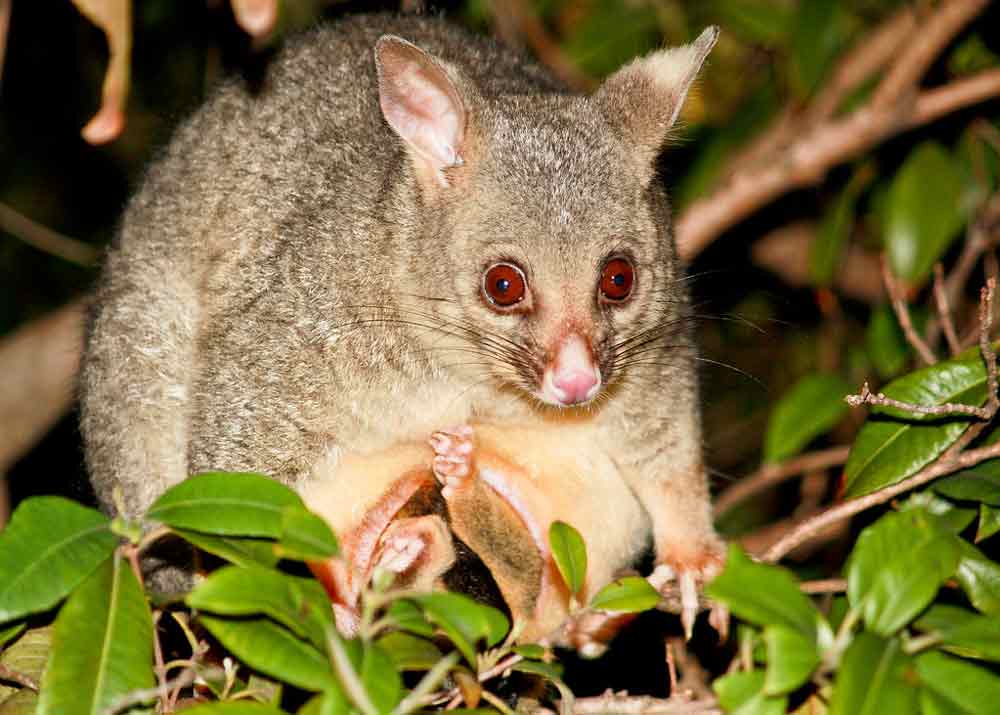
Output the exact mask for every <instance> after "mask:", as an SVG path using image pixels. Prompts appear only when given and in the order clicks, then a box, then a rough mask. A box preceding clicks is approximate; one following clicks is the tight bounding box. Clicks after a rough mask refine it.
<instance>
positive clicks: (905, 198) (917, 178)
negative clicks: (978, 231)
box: [885, 142, 965, 283]
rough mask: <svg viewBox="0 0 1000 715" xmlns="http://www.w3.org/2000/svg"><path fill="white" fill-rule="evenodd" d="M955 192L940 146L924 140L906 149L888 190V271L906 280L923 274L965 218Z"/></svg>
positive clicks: (956, 179)
mask: <svg viewBox="0 0 1000 715" xmlns="http://www.w3.org/2000/svg"><path fill="white" fill-rule="evenodd" d="M961 192H962V176H961V174H960V172H959V169H958V166H957V163H956V161H955V159H953V158H952V156H951V155H950V154H949V153H948V152H947V151H946V150H945V149H944V147H942V146H941V145H940V144H937V143H934V142H925V143H923V144H921V145H920V146H919V147H917V148H916V149H915V150H913V151H912V152H911V153H910V155H909V156H908V157H907V159H906V161H905V162H904V163H903V166H902V167H901V168H900V169H899V172H898V173H897V174H896V176H895V177H894V178H893V180H892V185H891V187H890V189H889V197H888V202H889V203H888V206H887V216H886V226H885V246H886V251H887V253H888V255H889V264H890V265H891V266H892V271H893V273H895V274H896V275H897V276H899V277H900V278H902V279H903V280H905V281H909V282H910V283H918V282H920V281H923V280H924V279H926V278H927V276H928V275H929V274H930V271H931V268H932V267H933V266H934V263H935V262H937V261H938V259H940V258H941V256H942V254H943V253H944V252H945V251H946V250H947V249H948V246H949V245H951V242H952V241H953V240H954V239H955V237H957V236H958V234H959V232H960V231H961V229H962V226H963V225H964V223H965V219H964V217H963V215H962V212H961V210H960V208H959V203H960V200H961Z"/></svg>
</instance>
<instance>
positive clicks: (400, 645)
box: [377, 631, 444, 670]
mask: <svg viewBox="0 0 1000 715" xmlns="http://www.w3.org/2000/svg"><path fill="white" fill-rule="evenodd" d="M377 642H378V645H379V647H380V648H382V650H383V651H384V652H385V653H386V654H387V655H388V656H389V657H390V658H391V659H392V662H393V663H394V664H395V666H396V668H398V669H399V670H430V669H431V668H432V667H433V666H434V664H435V663H437V662H438V661H439V660H441V658H442V657H444V654H443V653H442V652H441V650H440V649H439V648H438V647H437V646H436V645H434V643H432V642H431V641H429V640H427V639H426V638H420V637H418V636H414V635H411V634H409V633H404V632H402V631H393V632H392V633H387V634H385V635H384V636H382V637H381V638H379V639H378V641H377Z"/></svg>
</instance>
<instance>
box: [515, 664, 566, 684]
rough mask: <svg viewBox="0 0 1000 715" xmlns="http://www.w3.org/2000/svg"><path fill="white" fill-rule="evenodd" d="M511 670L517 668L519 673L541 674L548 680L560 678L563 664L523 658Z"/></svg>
mask: <svg viewBox="0 0 1000 715" xmlns="http://www.w3.org/2000/svg"><path fill="white" fill-rule="evenodd" d="M511 670H516V671H517V672H518V673H531V674H532V675H540V676H542V677H543V678H546V679H548V680H559V679H560V678H562V675H563V669H562V666H560V665H559V664H558V663H543V662H541V661H538V660H522V661H520V662H519V663H515V664H514V665H513V666H512V667H511Z"/></svg>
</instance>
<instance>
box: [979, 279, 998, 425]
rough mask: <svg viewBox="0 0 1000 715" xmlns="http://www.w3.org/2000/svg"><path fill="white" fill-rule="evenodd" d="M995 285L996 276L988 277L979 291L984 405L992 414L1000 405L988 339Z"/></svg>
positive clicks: (995, 364) (993, 362) (995, 368)
mask: <svg viewBox="0 0 1000 715" xmlns="http://www.w3.org/2000/svg"><path fill="white" fill-rule="evenodd" d="M996 286H997V280H996V278H993V277H991V278H988V279H987V280H986V285H985V286H983V289H982V290H981V291H980V293H979V352H980V354H981V355H982V357H983V362H984V363H985V364H986V387H987V389H988V390H989V395H988V396H987V399H986V407H987V409H989V410H991V411H992V413H993V414H996V411H997V409H998V407H1000V397H997V354H996V351H995V350H994V349H993V344H992V342H991V341H990V329H991V328H992V327H993V294H994V293H995V292H996Z"/></svg>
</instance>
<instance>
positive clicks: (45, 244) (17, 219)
mask: <svg viewBox="0 0 1000 715" xmlns="http://www.w3.org/2000/svg"><path fill="white" fill-rule="evenodd" d="M0 2H3V0H0ZM0 231H5V232H6V233H9V234H10V235H11V236H13V237H14V238H16V239H18V240H20V241H23V242H24V243H27V244H28V245H29V246H34V247H35V248H37V249H38V250H40V251H45V252H46V253H49V254H52V255H53V256H58V257H59V258H62V259H63V260H66V261H70V262H71V263H76V264H78V265H81V266H86V267H88V268H89V267H90V266H93V265H95V264H96V263H97V257H98V256H99V255H100V254H99V252H98V251H97V249H96V248H94V247H93V246H89V245H87V244H86V243H84V242H83V241H78V240H77V239H75V238H70V237H69V236H64V235H62V234H61V233H57V232H55V231H53V230H52V229H51V228H48V227H47V226H43V225H42V224H40V223H37V222H36V221H32V220H31V219H30V218H28V217H27V216H25V215H24V214H21V213H18V212H17V211H15V210H14V209H12V208H11V207H10V206H8V205H7V204H3V203H0Z"/></svg>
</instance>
